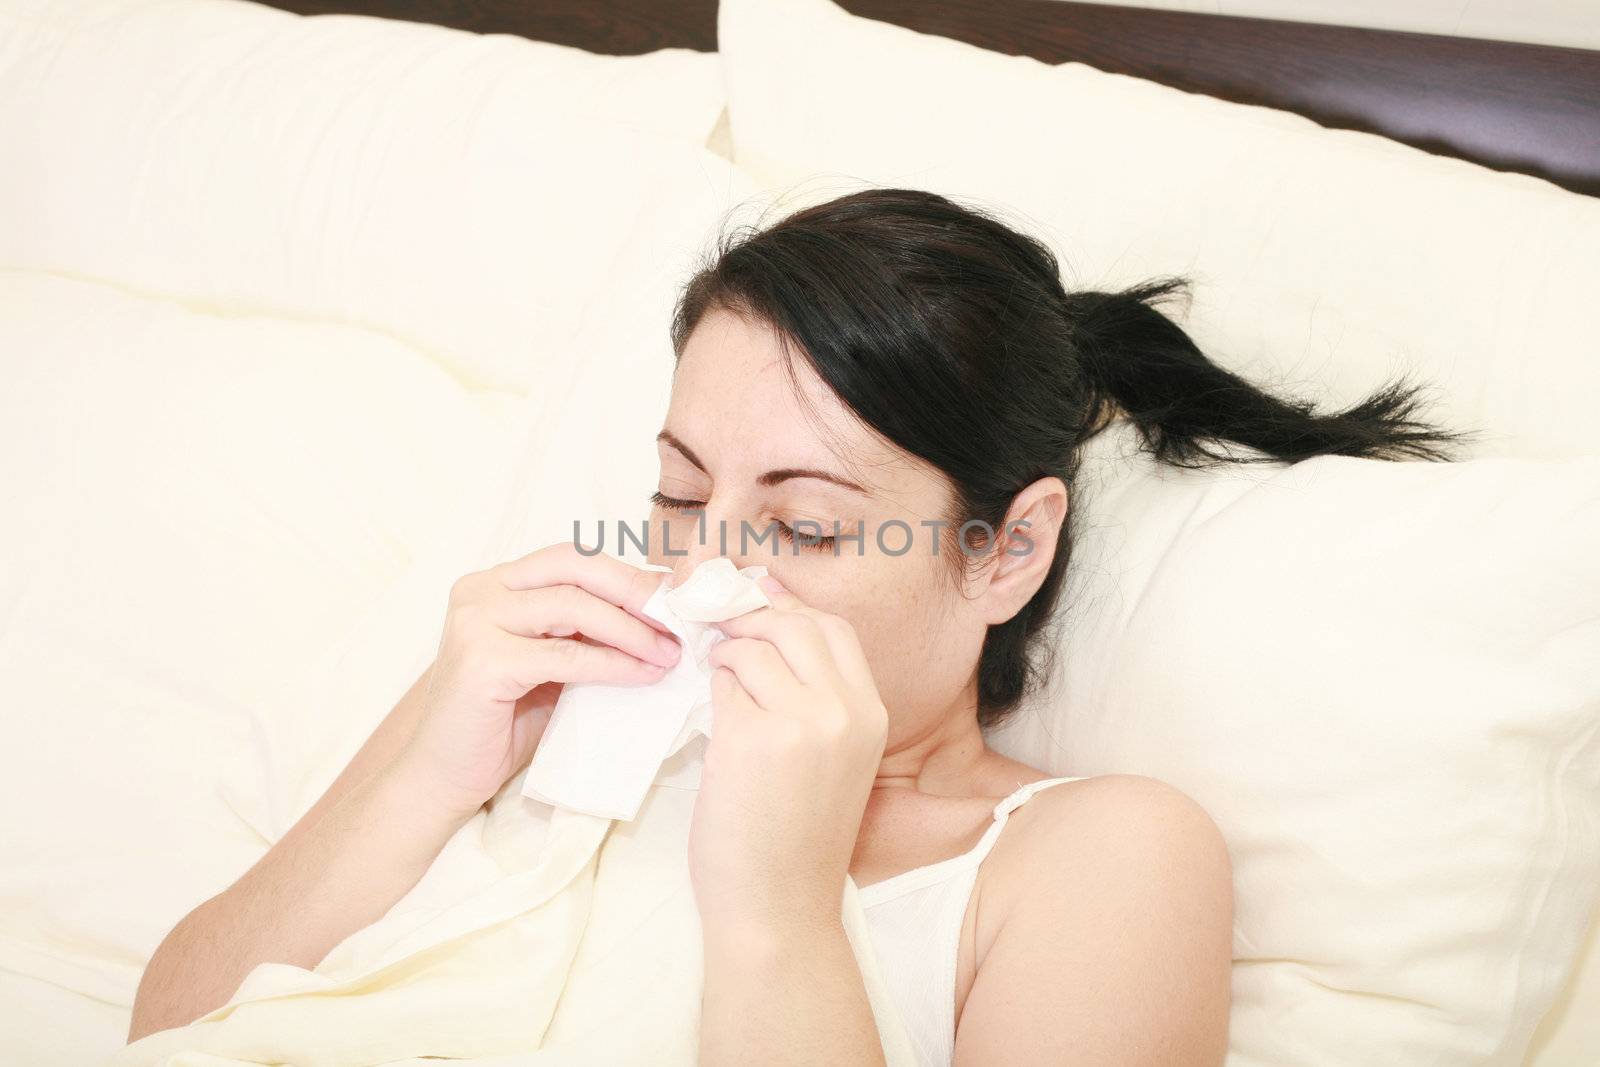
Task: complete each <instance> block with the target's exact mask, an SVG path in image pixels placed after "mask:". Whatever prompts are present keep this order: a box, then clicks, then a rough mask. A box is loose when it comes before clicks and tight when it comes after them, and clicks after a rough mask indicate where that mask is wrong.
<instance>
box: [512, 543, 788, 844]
mask: <svg viewBox="0 0 1600 1067" xmlns="http://www.w3.org/2000/svg"><path fill="white" fill-rule="evenodd" d="M650 569H652V570H668V569H669V568H665V567H660V568H657V567H651V568H650ZM766 573H767V568H765V567H761V566H755V567H745V568H743V569H742V570H737V569H735V568H734V565H733V560H731V559H728V558H727V557H726V556H719V557H717V558H716V559H710V560H706V561H705V562H704V563H701V564H700V565H699V566H697V567H696V568H695V569H694V572H693V573H691V574H690V575H689V577H688V578H687V579H686V580H685V581H684V583H683V584H682V585H680V586H678V587H677V588H673V587H672V579H671V578H670V577H669V578H667V579H665V580H663V581H662V583H661V586H660V588H658V589H657V590H656V591H655V593H654V594H652V595H651V597H650V599H649V600H647V601H645V604H644V607H643V608H642V609H641V610H642V611H643V612H644V614H646V615H648V616H650V617H651V618H652V619H655V620H656V621H658V622H660V623H662V624H663V625H664V626H666V627H667V629H669V630H671V631H672V632H673V633H674V634H676V635H677V637H678V639H679V640H680V641H681V642H682V643H683V651H682V653H681V654H680V656H679V658H678V662H677V663H675V664H673V666H672V669H671V670H669V671H667V673H666V675H665V676H664V677H663V678H662V679H661V680H660V681H658V682H655V683H653V684H651V685H648V686H628V685H602V684H600V683H580V682H571V683H568V684H567V685H566V687H565V688H563V689H562V691H561V698H560V699H559V700H557V701H556V706H555V710H554V711H552V712H551V715H550V723H549V725H548V726H546V727H545V731H544V736H543V737H542V738H540V739H539V747H538V748H537V749H536V750H535V751H534V754H533V762H532V763H531V764H529V766H528V774H527V777H526V778H525V779H524V780H523V783H522V795H523V796H527V797H532V798H533V799H535V800H540V801H543V802H544V803H546V804H551V805H554V806H555V807H558V808H564V809H566V810H568V811H576V812H582V813H584V814H587V815H599V816H602V817H604V818H607V819H621V820H623V821H625V822H631V821H632V820H633V818H634V816H635V815H637V814H638V812H639V805H640V804H642V803H643V802H644V797H645V793H647V792H648V791H649V789H650V786H651V785H652V784H653V783H655V782H656V781H658V780H661V781H663V782H664V783H668V782H669V780H670V784H680V785H681V784H685V783H686V780H685V779H684V777H683V775H682V774H681V773H674V774H671V775H665V776H664V775H663V773H662V764H663V763H665V762H666V761H667V760H668V759H670V758H671V757H672V756H673V755H675V754H676V753H677V752H678V750H679V749H681V748H682V747H683V746H684V745H686V744H687V743H688V742H689V741H690V740H691V739H693V738H694V737H695V735H697V734H699V735H703V736H705V737H710V736H711V717H712V716H711V672H712V668H711V667H710V666H708V665H707V663H706V657H707V656H709V655H710V653H711V649H712V648H713V647H714V646H715V645H716V644H717V643H718V642H719V641H722V640H725V639H726V635H725V634H723V633H722V631H720V630H718V629H717V628H716V627H714V626H712V625H711V624H712V623H715V622H722V621H724V620H726V619H731V618H734V617H735V616H738V615H743V614H744V613H745V612H747V611H754V610H755V609H757V608H763V607H766V606H768V605H769V604H771V603H772V602H771V601H770V600H768V599H767V595H766V594H765V593H764V592H762V591H761V587H760V586H759V585H757V584H756V579H757V578H759V577H761V576H762V575H764V574H766ZM692 780H693V781H695V782H697V781H698V778H697V777H693V779H692Z"/></svg>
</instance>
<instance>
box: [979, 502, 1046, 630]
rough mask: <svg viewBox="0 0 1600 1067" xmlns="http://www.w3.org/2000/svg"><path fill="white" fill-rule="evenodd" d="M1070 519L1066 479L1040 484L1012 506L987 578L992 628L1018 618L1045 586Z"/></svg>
mask: <svg viewBox="0 0 1600 1067" xmlns="http://www.w3.org/2000/svg"><path fill="white" fill-rule="evenodd" d="M1066 517H1067V486H1066V483H1065V482H1063V481H1062V480H1061V479H1060V478H1055V477H1049V478H1040V479H1039V480H1038V481H1036V482H1033V483H1032V484H1031V485H1029V486H1027V487H1026V488H1024V489H1023V490H1022V492H1020V493H1018V494H1017V495H1016V498H1015V499H1014V500H1012V502H1011V507H1010V508H1009V509H1008V510H1007V511H1006V518H1005V522H1004V523H1002V524H1001V527H1000V529H998V530H996V531H995V548H994V557H993V559H992V560H991V561H990V563H989V564H988V566H987V567H986V568H985V569H984V571H983V572H982V573H983V581H984V583H985V584H984V585H983V587H982V588H981V589H980V591H979V601H980V608H981V611H982V613H983V616H984V621H985V622H987V623H988V624H989V625H990V626H996V625H999V624H1000V623H1003V622H1005V621H1006V620H1008V619H1010V618H1012V617H1013V616H1015V615H1016V614H1017V612H1019V611H1021V610H1022V608H1023V606H1024V605H1026V604H1027V603H1028V601H1029V600H1031V599H1033V594H1034V593H1036V592H1038V591H1039V586H1041V585H1043V584H1044V579H1045V575H1046V574H1047V573H1049V570H1050V564H1051V563H1052V562H1053V561H1054V560H1055V558H1056V545H1057V543H1058V542H1059V540H1060V538H1061V536H1062V530H1063V527H1064V526H1065V523H1066Z"/></svg>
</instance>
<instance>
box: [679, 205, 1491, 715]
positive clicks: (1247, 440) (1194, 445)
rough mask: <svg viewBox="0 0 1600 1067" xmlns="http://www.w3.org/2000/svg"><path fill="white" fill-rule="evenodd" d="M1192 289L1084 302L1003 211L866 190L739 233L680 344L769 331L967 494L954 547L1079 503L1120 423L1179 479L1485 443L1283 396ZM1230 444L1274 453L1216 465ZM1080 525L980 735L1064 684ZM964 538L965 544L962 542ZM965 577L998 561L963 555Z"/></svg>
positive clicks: (1384, 405) (995, 678)
mask: <svg viewBox="0 0 1600 1067" xmlns="http://www.w3.org/2000/svg"><path fill="white" fill-rule="evenodd" d="M1187 291H1188V286H1187V283H1186V281H1185V280H1184V279H1181V278H1158V279H1156V280H1154V281H1151V282H1148V283H1146V284H1144V285H1138V286H1134V287H1133V288H1130V289H1125V290H1121V291H1117V292H1076V293H1067V292H1066V291H1065V290H1063V288H1062V285H1061V274H1060V265H1059V263H1058V261H1057V259H1056V256H1055V254H1054V253H1053V252H1052V251H1051V250H1050V248H1049V247H1048V246H1047V245H1046V244H1045V243H1044V242H1043V241H1040V240H1039V239H1037V238H1035V237H1031V236H1029V235H1027V234H1025V233H1022V232H1019V231H1018V230H1016V229H1014V228H1012V227H1011V226H1009V225H1007V224H1006V223H1005V222H1004V221H1003V220H1002V219H1000V218H999V217H997V216H996V215H994V214H991V213H989V212H986V211H983V210H981V209H979V208H976V207H973V206H969V205H964V204H960V203H957V202H956V201H954V200H951V199H949V198H948V197H944V196H940V195H938V194H936V193H931V192H927V191H925V190H916V189H865V190H862V191H860V192H857V193H851V194H849V195H847V196H842V197H839V198H837V199H835V200H830V201H828V202H826V203H822V204H816V205H813V206H811V207H807V208H804V209H802V210H800V211H797V212H795V213H793V214H791V215H789V216H787V217H785V218H783V219H782V220H780V221H779V222H777V223H776V224H774V225H771V226H768V227H766V228H764V229H746V228H740V229H737V230H734V231H732V232H730V233H727V234H724V235H723V237H722V238H721V239H720V240H719V241H718V243H717V246H716V249H715V251H714V252H713V253H712V255H711V256H710V257H709V258H708V260H707V262H706V263H705V265H704V266H703V267H702V268H700V269H699V270H697V271H696V272H695V274H694V276H693V277H692V278H691V279H690V280H689V282H688V284H687V285H686V286H685V288H684V290H683V293H682V294H681V295H680V297H679V300H678V304H677V307H676V309H675V311H674V314H673V321H672V329H671V332H672V344H673V350H674V352H675V353H677V354H680V355H681V354H682V353H683V351H684V346H685V344H686V343H687V340H688V338H689V336H690V334H691V333H692V331H693V330H694V329H695V326H696V324H697V323H699V322H700V320H701V318H702V317H703V316H704V315H705V314H706V313H707V312H708V311H709V310H711V309H712V308H724V309H728V310H730V311H736V312H738V313H740V314H743V315H748V316H750V317H753V318H754V319H757V320H759V321H763V322H766V323H768V324H770V325H771V326H772V327H773V328H774V329H775V330H776V331H777V332H778V333H779V334H780V335H782V336H783V337H784V338H786V339H788V340H792V341H793V342H794V343H795V348H796V349H797V350H798V352H799V353H801V355H802V357H803V358H804V359H805V360H806V361H807V362H808V363H809V365H810V366H811V368H812V369H813V370H814V371H815V372H816V374H817V376H818V377H820V378H821V379H822V381H823V382H825V383H826V384H827V386H828V388H829V389H830V390H831V391H832V392H833V394H834V395H835V396H837V397H838V398H839V400H840V402H841V403H843V404H844V406H845V407H847V408H848V409H849V410H850V411H851V412H853V413H854V414H855V415H856V416H857V417H858V418H859V419H860V420H861V421H862V422H863V423H864V424H865V425H867V426H869V427H871V428H872V429H873V430H874V431H875V432H876V433H877V434H879V435H880V436H882V437H883V438H884V439H886V440H888V441H890V442H892V443H893V444H894V445H896V446H897V447H899V448H900V449H902V450H904V451H905V452H906V453H908V454H909V455H912V456H916V457H917V458H919V459H921V460H922V461H924V462H925V463H927V464H929V465H930V466H932V467H933V468H935V469H937V470H938V471H939V472H940V473H941V474H943V475H944V476H945V477H946V478H947V479H948V480H949V482H950V487H951V497H952V503H951V508H950V514H948V515H947V516H945V517H946V518H948V519H949V520H950V525H949V527H948V528H949V529H950V530H951V531H954V530H957V529H961V528H963V527H964V525H965V524H966V523H967V522H969V521H971V520H980V521H982V522H983V523H984V524H986V525H987V526H988V528H989V529H991V530H997V529H999V528H1000V527H1001V525H1002V523H1003V522H1004V521H1005V517H1006V514H1007V510H1008V509H1009V508H1010V506H1011V504H1012V503H1013V501H1014V500H1015V499H1016V496H1017V493H1019V492H1020V491H1021V490H1022V489H1023V488H1024V487H1025V486H1027V485H1029V484H1030V483H1032V482H1033V481H1035V480H1037V479H1038V478H1040V477H1043V476H1046V475H1049V476H1054V477H1059V478H1060V479H1061V480H1062V482H1063V483H1064V484H1065V485H1066V486H1067V492H1068V500H1069V501H1076V500H1078V499H1079V497H1078V494H1077V481H1076V475H1077V471H1078V470H1079V468H1080V466H1081V463H1082V458H1083V457H1082V453H1083V451H1084V449H1083V448H1082V446H1083V444H1084V443H1085V442H1086V441H1087V440H1089V439H1090V438H1091V437H1093V436H1094V435H1095V434H1097V433H1099V432H1100V431H1101V430H1103V429H1104V428H1105V426H1106V424H1107V423H1108V422H1109V421H1110V419H1111V418H1113V417H1115V416H1117V415H1118V414H1119V412H1120V413H1121V414H1125V415H1126V416H1127V417H1128V418H1129V419H1130V420H1131V421H1132V422H1133V423H1134V424H1135V425H1136V426H1137V427H1138V430H1139V432H1140V434H1141V436H1142V437H1143V440H1144V443H1145V444H1146V445H1147V446H1149V449H1150V451H1152V452H1154V453H1155V455H1156V456H1157V457H1158V458H1159V459H1161V460H1164V461H1165V462H1167V463H1170V464H1173V465H1175V466H1184V467H1194V466H1208V465H1211V464H1215V463H1224V462H1270V461H1278V462H1284V463H1295V462H1297V461H1299V460H1303V459H1310V458H1311V457H1313V456H1320V455H1342V456H1360V457H1368V458H1372V459H1426V460H1437V459H1448V458H1450V457H1449V456H1448V455H1447V454H1446V447H1445V446H1447V445H1449V444H1452V443H1454V442H1457V441H1460V440H1461V439H1463V438H1465V437H1467V436H1470V435H1469V434H1466V433H1453V432H1447V431H1443V430H1440V429H1437V428H1435V427H1433V426H1430V425H1428V424H1426V423H1424V422H1421V421H1419V420H1418V418H1417V407H1418V401H1417V399H1416V392H1417V390H1416V387H1414V386H1411V385H1409V384H1407V383H1406V382H1405V381H1404V380H1403V379H1402V380H1401V381H1397V382H1395V383H1393V384H1390V385H1387V386H1385V387H1384V388H1382V389H1380V390H1378V391H1377V392H1375V393H1374V394H1372V396H1370V397H1369V398H1368V399H1366V400H1364V401H1362V402H1361V403H1359V404H1356V405H1354V406H1352V407H1350V408H1347V409H1346V410H1343V411H1335V412H1331V413H1326V414H1323V413H1319V412H1317V411H1316V410H1315V406H1314V405H1313V404H1311V403H1307V402H1304V401H1302V400H1300V399H1297V398H1292V397H1284V396H1278V395H1274V394H1272V393H1270V392H1267V391H1264V390H1262V389H1259V388H1257V387H1256V386H1254V385H1252V384H1250V383H1249V382H1247V381H1245V380H1244V379H1243V378H1240V377H1239V376H1237V375H1235V374H1232V373H1230V372H1229V371H1227V370H1225V369H1223V368H1222V367H1219V366H1217V365H1216V364H1215V363H1213V362H1212V361H1211V360H1210V359H1208V358H1206V356H1205V355H1204V354H1203V353H1202V352H1201V351H1200V350H1199V348H1197V347H1196V346H1195V343H1194V342H1193V341H1192V340H1191V339H1190V338H1189V336H1188V334H1186V333H1185V332H1184V331H1183V329H1182V328H1181V327H1179V326H1178V324H1177V323H1176V322H1174V321H1173V320H1172V319H1169V318H1168V317H1167V316H1166V315H1165V314H1163V313H1162V312H1161V311H1159V310H1157V308H1156V306H1155V305H1156V304H1157V303H1159V302H1160V301H1162V300H1165V299H1167V298H1169V297H1172V296H1175V295H1178V294H1186V293H1187ZM1219 441H1221V442H1231V443H1234V444H1238V445H1244V446H1246V447H1247V448H1250V449H1254V450H1256V451H1257V452H1259V453H1261V455H1260V456H1259V457H1251V456H1247V455H1244V454H1243V453H1239V452H1234V453H1232V454H1226V453H1220V452H1218V451H1214V450H1213V447H1211V445H1210V444H1208V442H1211V443H1212V444H1214V443H1215V442H1219ZM1079 512H1080V509H1079V508H1077V507H1075V506H1071V505H1070V504H1069V506H1068V509H1067V526H1066V528H1065V529H1064V530H1063V531H1062V535H1061V536H1060V537H1059V538H1058V539H1057V542H1056V554H1055V556H1054V558H1053V559H1052V560H1051V561H1050V566H1049V570H1048V571H1047V573H1046V574H1045V577H1044V579H1043V581H1042V582H1041V583H1040V585H1039V588H1038V590H1037V592H1035V593H1034V595H1033V598H1032V599H1031V600H1029V602H1028V603H1027V604H1026V605H1024V606H1023V607H1022V608H1021V609H1020V610H1019V611H1018V612H1017V613H1016V614H1015V615H1014V616H1012V617H1011V618H1009V619H1007V620H1005V621H1004V622H999V623H995V624H994V625H991V626H990V627H989V629H988V632H987V633H986V635H985V638H984V644H983V649H982V653H981V656H980V658H979V661H978V665H977V672H976V673H977V677H976V682H977V690H978V710H977V717H978V723H979V725H981V726H985V727H988V726H993V725H995V724H996V723H998V722H1000V721H1002V720H1003V719H1004V718H1005V717H1006V716H1007V715H1009V714H1010V713H1011V712H1012V711H1013V710H1014V709H1015V708H1016V707H1017V706H1018V705H1019V703H1020V702H1021V700H1022V698H1023V697H1024V696H1025V695H1026V694H1027V693H1028V692H1029V691H1032V690H1034V689H1036V688H1037V687H1038V686H1039V685H1041V684H1042V683H1043V682H1044V680H1045V679H1046V678H1047V677H1048V676H1049V671H1050V659H1051V655H1052V653H1053V651H1054V644H1053V642H1051V641H1049V640H1047V639H1046V634H1047V633H1048V630H1049V627H1048V623H1049V622H1050V620H1051V619H1052V618H1053V617H1055V610H1056V604H1057V600H1058V598H1059V596H1060V594H1061V591H1062V587H1063V584H1064V582H1063V579H1064V576H1065V574H1066V570H1067V564H1068V559H1069V556H1070V554H1071V549H1072V544H1073V542H1074V541H1075V540H1076V535H1075V531H1074V529H1073V526H1074V523H1075V519H1076V517H1077V516H1078V515H1079ZM952 536H953V534H952ZM946 558H947V560H948V561H949V566H950V571H951V577H952V580H953V581H954V582H959V580H960V579H961V577H962V571H963V569H964V568H965V566H966V565H967V564H968V563H970V562H973V561H979V562H981V558H982V557H981V556H972V557H969V556H968V555H967V554H966V553H963V552H959V551H955V550H954V546H952V550H951V551H950V552H948V553H947V554H946Z"/></svg>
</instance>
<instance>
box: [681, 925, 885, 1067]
mask: <svg viewBox="0 0 1600 1067" xmlns="http://www.w3.org/2000/svg"><path fill="white" fill-rule="evenodd" d="M700 1062H701V1063H702V1064H704V1065H705V1067H721V1065H728V1064H747V1063H762V1064H771V1065H773V1067H781V1065H784V1064H817V1063H827V1064H830V1065H839V1067H881V1065H882V1064H883V1062H884V1060H883V1045H882V1042H881V1039H880V1038H879V1036H878V1028H877V1023H876V1021H875V1020H874V1019H873V1015H872V1006H871V1004H870V1002H869V1001H868V1000H867V991H866V986H865V985H864V984H863V983H862V980H861V970H860V968H859V966H858V965H857V963H856V958H855V954H854V952H852V951H851V949H850V942H849V939H848V938H847V937H846V936H845V932H844V925H843V923H842V921H839V920H835V921H832V922H825V923H817V924H811V925H796V926H792V927H787V928H781V929H780V928H777V927H775V926H773V925H770V924H763V925H760V926H755V927H750V928H745V929H743V930H735V929H707V930H706V932H705V991H704V994H703V1000H702V1004H701V1021H700Z"/></svg>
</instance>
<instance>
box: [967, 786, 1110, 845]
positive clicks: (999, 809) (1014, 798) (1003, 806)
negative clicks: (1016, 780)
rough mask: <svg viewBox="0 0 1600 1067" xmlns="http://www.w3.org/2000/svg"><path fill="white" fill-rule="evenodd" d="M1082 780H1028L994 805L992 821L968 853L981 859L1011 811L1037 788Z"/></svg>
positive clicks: (1023, 802) (1024, 801)
mask: <svg viewBox="0 0 1600 1067" xmlns="http://www.w3.org/2000/svg"><path fill="white" fill-rule="evenodd" d="M1082 780H1083V777H1082V776H1080V777H1076V778H1041V779H1039V780H1038V781H1037V782H1029V783H1028V784H1027V785H1025V786H1023V787H1022V788H1020V789H1018V790H1016V791H1015V792H1013V793H1012V794H1011V795H1010V796H1007V797H1005V798H1004V799H1002V800H1001V801H1000V803H998V804H996V805H995V806H994V822H992V823H990V824H989V828H988V829H987V830H985V831H984V832H983V836H982V837H981V838H979V839H978V844H977V846H976V847H975V848H973V850H972V851H971V852H970V853H968V855H970V856H972V857H973V858H974V859H976V860H978V861H982V859H983V858H984V857H985V856H987V855H988V854H989V850H990V849H991V848H993V847H994V843H995V842H996V841H997V840H999V838H1000V831H1001V830H1003V829H1005V825H1006V822H1007V820H1009V819H1010V818H1011V813H1012V812H1013V811H1016V810H1017V809H1018V808H1020V807H1022V805H1023V804H1025V803H1027V801H1028V798H1029V797H1031V796H1033V795H1034V794H1035V793H1037V792H1039V790H1041V789H1045V788H1048V787H1049V786H1052V785H1060V784H1061V783H1062V782H1079V781H1082Z"/></svg>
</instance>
